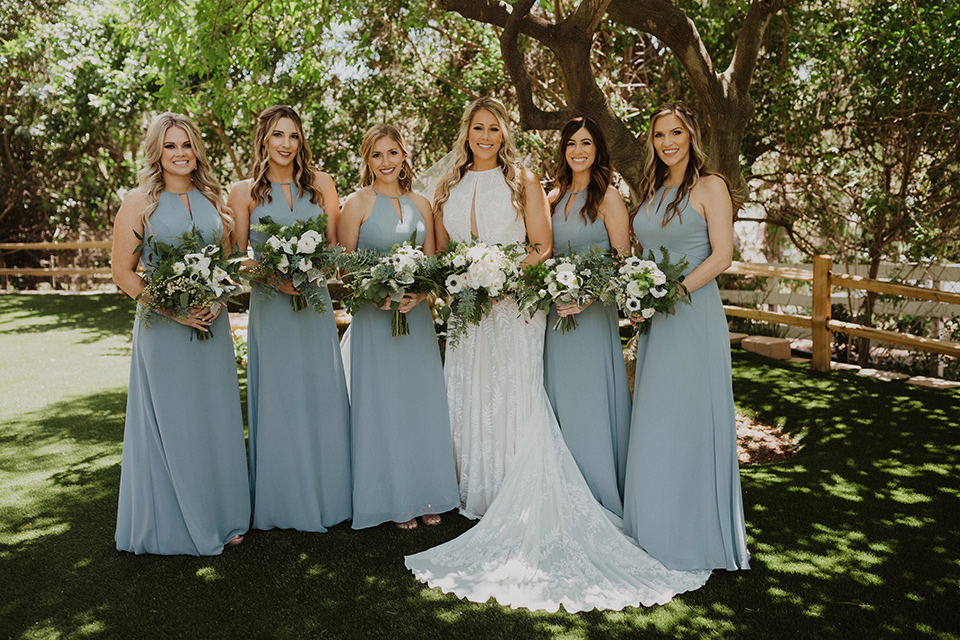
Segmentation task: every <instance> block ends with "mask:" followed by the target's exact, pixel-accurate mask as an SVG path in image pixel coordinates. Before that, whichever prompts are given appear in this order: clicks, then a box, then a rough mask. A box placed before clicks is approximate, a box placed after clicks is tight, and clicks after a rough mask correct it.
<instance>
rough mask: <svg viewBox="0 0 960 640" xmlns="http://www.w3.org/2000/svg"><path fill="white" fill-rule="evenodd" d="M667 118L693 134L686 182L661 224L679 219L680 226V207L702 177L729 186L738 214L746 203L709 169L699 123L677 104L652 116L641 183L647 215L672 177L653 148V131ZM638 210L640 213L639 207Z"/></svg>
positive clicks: (683, 183) (680, 104)
mask: <svg viewBox="0 0 960 640" xmlns="http://www.w3.org/2000/svg"><path fill="white" fill-rule="evenodd" d="M666 115H674V116H676V117H677V119H678V120H679V121H680V124H681V125H682V126H683V128H684V129H686V130H687V133H689V134H690V159H689V161H688V162H687V170H686V172H685V173H684V176H683V182H682V183H681V184H680V188H679V189H677V195H676V196H675V197H674V199H673V201H671V202H670V204H669V205H667V208H666V209H665V210H664V212H663V221H662V222H661V223H660V226H662V227H665V226H667V225H668V224H669V223H670V221H671V220H673V219H674V218H675V217H676V218H680V222H683V215H682V214H681V213H680V205H681V204H683V201H684V199H685V198H686V197H687V196H689V195H690V191H691V190H692V189H693V187H694V185H696V184H697V182H698V181H699V180H700V178H702V177H703V176H717V177H719V178H720V179H721V180H723V182H724V184H726V185H727V193H729V194H730V200H731V202H732V203H733V210H734V211H737V210H738V209H740V208H741V207H742V206H743V200H742V198H740V197H739V196H738V194H737V193H735V192H734V191H733V190H732V189H731V188H730V183H729V182H728V181H727V179H726V178H724V177H723V176H722V175H720V174H719V173H715V172H713V171H710V170H709V169H707V168H706V162H707V154H706V153H705V152H704V150H703V142H702V136H701V134H700V125H699V123H697V119H696V116H695V115H694V113H693V111H692V110H691V109H690V107H688V106H687V105H685V104H683V103H680V102H675V103H671V104H665V105H663V106H661V107H660V108H658V109H657V110H656V111H654V113H653V115H652V116H650V126H649V127H647V143H646V148H647V158H646V160H645V161H644V163H643V177H642V178H641V180H640V200H641V202H642V201H643V200H646V201H647V215H648V216H649V215H650V209H651V208H652V207H653V196H654V194H655V193H656V191H657V189H659V188H660V187H662V186H663V183H664V182H665V181H666V179H667V176H669V175H670V170H669V168H668V167H667V165H665V164H664V163H663V161H662V160H660V156H658V155H657V151H656V149H655V148H654V146H653V127H654V125H656V123H657V120H659V119H660V118H662V117H663V116H666ZM637 209H639V206H638V207H637ZM637 209H635V210H634V211H633V212H632V214H631V216H630V220H631V223H632V221H633V216H634V215H636V212H637ZM631 227H632V224H631Z"/></svg>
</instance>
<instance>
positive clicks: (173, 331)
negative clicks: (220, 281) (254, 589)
mask: <svg viewBox="0 0 960 640" xmlns="http://www.w3.org/2000/svg"><path fill="white" fill-rule="evenodd" d="M187 197H188V199H189V202H190V209H189V210H188V209H187V207H186V205H185V204H184V203H183V201H182V200H181V198H180V196H179V195H178V194H175V193H168V192H162V193H161V194H160V198H159V203H158V204H157V208H156V210H155V211H154V212H153V215H152V216H151V217H150V220H149V226H148V227H147V229H145V232H146V234H147V235H152V236H153V237H154V238H155V239H156V240H158V241H160V242H165V243H168V244H175V243H176V240H177V237H178V236H179V235H180V234H182V233H184V232H186V231H189V230H190V227H191V224H196V226H197V228H198V229H199V230H200V231H201V233H202V234H203V236H204V238H205V239H206V240H208V241H209V242H211V243H220V242H221V241H222V238H223V231H222V229H223V227H222V225H221V222H220V216H219V214H218V213H217V210H216V208H215V207H214V206H213V205H212V204H211V203H210V201H209V200H207V199H206V198H205V197H204V196H203V195H202V194H200V192H198V191H196V190H193V191H190V192H189V193H188V194H187ZM142 259H143V262H144V264H149V263H150V261H151V259H152V255H151V252H150V250H149V247H148V248H146V249H144V252H143V256H142ZM211 329H212V331H213V337H211V338H209V339H207V340H204V341H199V340H197V339H195V338H194V339H193V340H191V332H192V331H193V329H191V328H190V327H187V326H185V325H182V324H179V323H177V322H174V321H173V320H169V319H167V318H165V317H163V316H159V315H157V314H152V313H150V314H149V319H148V321H147V322H144V321H143V320H142V318H141V314H139V313H138V314H137V319H136V321H135V322H134V327H133V352H132V357H131V361H130V387H129V390H128V395H127V417H126V422H125V424H124V430H123V463H122V465H121V469H120V501H119V506H118V509H117V532H116V542H117V549H119V550H120V551H132V552H133V553H138V554H139V553H155V554H163V555H180V554H182V555H194V556H208V555H217V554H219V553H221V552H222V551H223V545H224V543H227V542H229V541H230V540H231V539H232V538H233V537H234V536H236V535H239V534H242V533H244V532H245V531H246V530H247V528H248V526H249V525H250V493H249V485H248V483H247V460H246V450H245V448H244V442H243V417H242V415H241V412H240V389H239V385H238V383H237V369H236V362H235V360H234V354H233V341H232V338H231V336H230V321H229V319H228V317H227V313H226V311H224V312H222V313H221V314H220V315H219V316H218V317H217V319H216V320H215V321H214V322H213V325H212V326H211Z"/></svg>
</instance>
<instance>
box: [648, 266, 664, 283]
mask: <svg viewBox="0 0 960 640" xmlns="http://www.w3.org/2000/svg"><path fill="white" fill-rule="evenodd" d="M650 275H651V276H652V277H653V284H667V276H665V275H664V274H663V271H660V269H657V270H656V271H653V272H652V273H651V274H650Z"/></svg>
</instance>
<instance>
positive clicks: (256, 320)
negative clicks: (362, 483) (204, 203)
mask: <svg viewBox="0 0 960 640" xmlns="http://www.w3.org/2000/svg"><path fill="white" fill-rule="evenodd" d="M290 187H291V196H292V199H293V206H292V207H291V206H290V204H288V202H287V198H286V195H285V193H284V189H283V184H281V183H276V182H275V183H273V184H272V185H271V191H270V196H271V199H270V201H268V202H264V203H263V204H261V205H259V206H257V208H255V209H254V210H253V212H251V214H250V224H251V225H255V224H258V223H259V222H260V220H261V219H262V218H264V217H265V216H270V218H271V219H272V220H273V221H274V222H276V223H279V224H284V225H289V224H292V223H294V222H296V221H297V220H307V219H309V218H313V217H315V216H317V215H319V214H321V213H323V208H322V207H321V206H320V205H319V204H317V203H313V202H310V197H309V194H307V193H303V194H300V193H298V189H297V187H296V185H292V184H291V185H290ZM334 206H336V205H334ZM264 240H266V236H265V235H264V234H263V233H261V232H259V231H253V230H251V231H250V244H251V245H256V244H258V243H260V242H263V241H264ZM322 288H323V293H324V296H325V297H326V299H327V311H326V314H324V315H319V314H316V313H314V312H313V311H312V310H311V309H310V308H307V309H302V310H300V311H294V310H293V308H292V307H291V306H290V297H289V296H287V295H286V294H283V293H277V292H266V291H265V290H264V285H261V284H259V283H254V284H253V290H252V292H251V294H250V318H249V321H248V327H247V348H248V357H247V423H248V426H249V433H250V481H251V501H252V504H253V527H254V528H255V529H273V528H278V529H298V530H300V531H316V532H324V531H326V528H327V527H331V526H333V525H335V524H337V523H340V522H343V521H344V520H348V519H349V518H350V515H351V500H350V494H351V491H350V482H351V470H350V431H349V420H350V405H349V402H348V400H347V386H346V380H345V379H344V375H343V362H342V361H341V357H340V346H339V345H340V343H339V339H338V336H337V325H336V320H335V319H334V315H333V308H332V306H331V305H330V296H329V293H327V287H326V283H323V286H322Z"/></svg>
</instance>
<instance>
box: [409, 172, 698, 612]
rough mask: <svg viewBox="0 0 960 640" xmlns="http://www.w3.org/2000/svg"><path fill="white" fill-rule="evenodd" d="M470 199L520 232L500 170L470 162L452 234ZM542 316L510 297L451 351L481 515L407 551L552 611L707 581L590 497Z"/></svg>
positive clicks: (467, 584) (486, 234) (461, 459)
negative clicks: (555, 405) (555, 408)
mask: <svg viewBox="0 0 960 640" xmlns="http://www.w3.org/2000/svg"><path fill="white" fill-rule="evenodd" d="M474 202H475V203H476V218H477V230H478V232H479V238H480V239H481V240H483V241H485V242H497V243H512V242H518V241H522V240H524V238H525V232H524V226H523V221H522V219H520V218H518V217H517V214H516V211H515V210H514V209H513V207H512V206H511V204H510V192H509V188H508V187H507V185H506V182H505V181H504V179H503V175H502V173H501V172H500V171H499V169H494V170H491V171H484V172H469V173H467V174H466V176H464V178H463V180H462V181H461V182H460V183H459V184H458V185H456V186H455V187H454V188H453V189H452V190H451V195H450V199H449V200H448V201H447V203H446V204H445V206H444V225H445V227H446V229H447V231H448V233H449V234H450V237H451V238H452V239H454V240H457V241H466V240H468V239H469V238H470V211H471V208H472V207H473V204H474ZM545 326H546V316H545V314H543V313H542V312H541V313H538V314H537V315H536V316H534V318H533V319H532V320H531V321H530V322H526V320H525V318H521V317H520V316H519V314H518V312H517V306H516V304H515V303H514V302H512V301H511V300H509V299H507V300H504V301H503V302H501V303H499V304H497V305H495V306H494V311H493V313H492V314H491V315H490V316H488V317H487V318H485V319H484V320H483V322H482V323H481V324H480V326H478V327H471V328H470V330H469V331H468V333H467V335H466V336H465V337H464V338H463V339H462V340H461V342H460V344H459V345H458V346H457V347H456V348H454V349H449V350H448V352H447V356H446V358H447V372H446V380H447V393H448V399H449V404H450V415H451V423H452V428H453V434H454V446H455V450H456V456H457V470H458V475H459V478H460V494H461V499H462V502H463V504H462V510H463V511H464V512H465V513H466V514H468V515H470V514H476V515H483V519H482V520H481V521H480V522H479V523H478V524H477V525H476V526H474V527H473V528H472V529H470V530H469V531H467V532H466V533H464V534H463V535H461V536H460V537H458V538H456V539H454V540H451V541H450V542H447V543H445V544H442V545H440V546H437V547H434V548H432V549H428V550H426V551H424V552H422V553H418V554H416V555H412V556H407V557H406V559H405V564H406V566H407V568H409V569H410V570H411V571H413V573H414V575H415V576H416V577H417V578H418V579H419V580H422V581H423V582H426V583H427V584H428V585H430V586H431V587H439V588H440V589H441V590H443V591H445V592H448V593H455V594H456V595H458V596H460V597H461V598H466V599H468V600H471V601H474V602H486V601H487V600H488V599H489V598H490V597H491V596H492V597H494V598H495V599H496V600H497V601H498V602H499V603H500V604H503V605H508V606H511V607H513V608H519V607H526V608H528V609H543V610H546V611H557V610H558V608H559V607H560V605H563V607H564V608H565V609H566V610H567V611H568V612H575V611H587V610H590V609H594V608H597V609H615V610H619V609H622V608H624V607H627V606H637V605H640V604H642V605H646V606H649V605H653V604H663V603H665V602H668V601H669V600H670V599H671V598H672V597H673V596H674V595H676V594H678V593H682V592H684V591H690V590H693V589H697V588H699V587H701V586H702V585H703V584H704V583H705V582H706V581H707V578H708V577H709V576H710V572H709V571H673V570H670V569H667V568H666V567H664V566H663V565H662V564H660V562H658V561H657V560H655V559H654V558H652V557H650V556H649V555H647V554H646V553H645V552H644V551H643V549H641V548H640V547H639V546H638V545H637V544H636V542H634V541H633V540H631V539H630V538H628V537H626V536H625V535H623V533H622V531H621V529H620V528H619V519H618V518H617V517H616V516H614V515H613V514H610V513H609V512H608V511H606V510H604V509H603V507H601V506H600V504H599V503H597V502H596V500H594V498H593V495H592V493H591V492H590V489H589V487H588V486H587V483H586V481H585V480H584V479H583V476H582V475H581V474H580V471H579V469H578V468H577V464H576V461H575V460H574V459H573V456H572V455H571V454H570V451H569V450H568V449H567V447H566V445H565V444H564V442H563V438H562V436H561V435H560V429H559V426H558V424H557V421H556V418H555V416H554V415H553V412H552V410H551V408H550V404H549V400H548V399H547V395H546V392H545V391H544V388H543V359H542V358H543V340H544V329H545ZM584 392H589V390H586V389H585V390H584Z"/></svg>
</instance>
